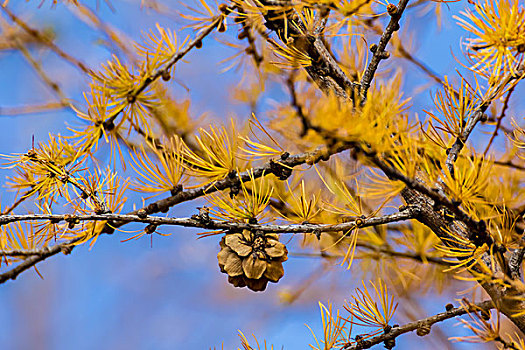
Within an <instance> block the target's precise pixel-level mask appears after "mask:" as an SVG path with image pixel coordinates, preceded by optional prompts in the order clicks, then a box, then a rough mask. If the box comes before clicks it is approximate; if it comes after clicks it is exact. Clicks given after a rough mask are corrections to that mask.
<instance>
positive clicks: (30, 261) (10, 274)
mask: <svg viewBox="0 0 525 350" xmlns="http://www.w3.org/2000/svg"><path fill="white" fill-rule="evenodd" d="M80 239H81V237H76V238H73V239H70V240H69V241H66V242H64V243H61V244H57V245H54V246H52V247H47V248H44V249H42V252H41V253H40V254H38V255H33V256H31V257H29V258H27V259H25V260H24V261H22V262H21V263H20V264H18V265H17V266H16V267H14V268H12V269H11V270H9V271H7V272H4V273H2V274H0V284H2V283H4V282H6V281H7V280H10V279H12V280H14V279H16V277H17V276H18V275H20V274H21V273H22V272H24V271H25V270H27V269H29V268H31V267H33V266H35V265H36V264H37V263H39V262H40V261H44V260H45V259H47V258H49V257H51V256H53V255H56V254H58V253H60V252H63V253H64V254H69V253H71V250H72V249H73V246H72V245H73V244H74V243H75V242H77V241H79V240H80Z"/></svg>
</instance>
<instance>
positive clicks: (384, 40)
mask: <svg viewBox="0 0 525 350" xmlns="http://www.w3.org/2000/svg"><path fill="white" fill-rule="evenodd" d="M407 4H408V0H401V1H399V4H398V5H397V6H395V5H393V6H394V7H396V9H395V11H394V10H392V11H389V14H390V16H391V18H390V22H389V23H388V25H387V27H386V29H385V31H384V33H383V35H381V39H380V40H379V44H378V45H377V46H375V51H374V54H373V55H372V59H371V60H370V63H369V64H368V67H366V71H365V73H364V74H363V77H362V78H361V91H360V92H361V96H362V100H361V103H362V104H364V103H365V101H366V95H367V93H368V89H369V88H370V84H371V83H372V80H373V79H374V75H375V73H376V70H377V67H378V66H379V62H381V60H383V59H386V58H388V55H387V53H386V51H385V49H386V46H387V44H388V42H389V41H390V38H392V35H393V34H394V32H395V31H397V30H399V20H400V19H401V15H402V14H403V11H404V10H405V8H406V6H407Z"/></svg>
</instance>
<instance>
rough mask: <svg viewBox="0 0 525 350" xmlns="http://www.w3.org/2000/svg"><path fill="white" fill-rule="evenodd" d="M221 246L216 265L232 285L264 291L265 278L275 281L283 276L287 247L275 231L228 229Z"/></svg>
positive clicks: (266, 281) (266, 282) (266, 280)
mask: <svg viewBox="0 0 525 350" xmlns="http://www.w3.org/2000/svg"><path fill="white" fill-rule="evenodd" d="M220 246H221V251H220V252H219V254H217V258H218V260H219V267H220V269H221V271H222V272H224V273H226V274H228V282H230V283H231V284H233V285H234V286H235V287H240V288H241V287H248V288H250V289H251V290H253V291H263V290H265V289H266V285H267V284H268V281H270V282H274V283H275V282H277V281H279V279H281V277H283V276H284V269H283V261H286V260H287V259H288V257H287V254H288V250H287V249H286V246H285V245H284V244H282V243H281V242H279V237H278V236H277V235H276V234H264V233H262V232H260V231H259V232H255V233H254V232H251V231H249V230H244V231H242V233H239V232H236V233H227V234H226V235H225V236H224V237H223V238H222V240H221V242H220Z"/></svg>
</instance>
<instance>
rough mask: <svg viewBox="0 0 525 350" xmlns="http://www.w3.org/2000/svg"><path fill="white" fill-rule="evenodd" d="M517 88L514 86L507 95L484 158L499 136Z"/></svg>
mask: <svg viewBox="0 0 525 350" xmlns="http://www.w3.org/2000/svg"><path fill="white" fill-rule="evenodd" d="M515 87H516V85H514V86H512V87H511V88H510V90H509V92H508V93H507V96H505V102H503V107H502V108H501V112H500V114H499V117H498V121H497V122H496V128H495V129H494V132H493V133H492V135H491V136H490V140H489V143H488V144H487V147H486V148H485V151H484V152H483V156H487V154H488V152H489V150H490V146H492V142H493V141H494V139H495V138H496V136H497V135H498V131H499V129H500V127H501V122H502V121H503V118H505V112H506V111H507V108H509V101H510V96H511V95H512V93H513V92H514V88H515Z"/></svg>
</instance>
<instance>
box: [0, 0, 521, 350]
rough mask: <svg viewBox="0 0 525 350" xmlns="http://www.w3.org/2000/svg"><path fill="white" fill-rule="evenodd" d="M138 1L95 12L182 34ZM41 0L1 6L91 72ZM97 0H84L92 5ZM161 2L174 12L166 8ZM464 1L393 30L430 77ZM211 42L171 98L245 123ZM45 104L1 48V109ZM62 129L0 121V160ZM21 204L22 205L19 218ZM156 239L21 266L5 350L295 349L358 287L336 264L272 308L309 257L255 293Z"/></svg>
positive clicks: (57, 118)
mask: <svg viewBox="0 0 525 350" xmlns="http://www.w3.org/2000/svg"><path fill="white" fill-rule="evenodd" d="M139 2H140V1H116V0H115V1H112V3H113V5H114V7H115V12H112V11H111V10H110V9H109V8H108V7H107V6H106V5H105V4H104V2H103V1H100V6H99V10H98V12H97V14H98V15H99V16H100V17H101V18H103V19H104V20H105V21H107V22H109V23H111V25H112V26H114V27H115V28H118V29H119V30H120V31H122V32H124V33H126V34H127V35H129V36H130V37H131V38H134V39H137V40H138V38H139V37H140V33H141V31H146V30H149V29H151V28H154V24H155V22H160V23H161V24H162V25H164V26H167V27H172V28H180V26H181V23H180V21H175V20H173V18H167V17H162V16H161V17H159V16H158V15H155V14H154V13H151V12H149V13H148V11H145V10H141V9H140V6H139ZM39 3H40V1H39V0H35V1H29V2H24V1H15V0H11V2H10V5H9V7H10V9H11V10H12V11H13V12H15V13H16V14H18V15H20V16H21V17H22V18H24V19H27V20H29V21H30V22H31V23H32V24H33V25H34V26H36V27H39V28H42V27H47V26H51V27H52V28H53V29H54V30H55V31H56V33H57V43H58V44H59V45H60V46H61V47H64V48H65V49H66V50H67V51H69V52H72V53H73V54H74V55H75V56H76V57H80V58H81V59H82V60H83V61H84V62H86V63H87V64H88V65H89V66H90V67H92V68H95V69H96V68H97V67H99V65H100V64H101V63H103V62H105V61H106V60H108V59H110V55H111V52H110V50H108V49H107V48H106V47H104V46H103V45H100V43H101V40H102V39H103V38H102V37H101V36H100V35H99V34H97V33H96V32H95V31H93V30H92V29H91V28H89V27H88V26H87V25H85V24H84V23H82V22H80V21H78V19H76V18H75V17H74V16H72V15H71V13H70V12H69V11H68V10H67V9H65V8H64V6H63V5H57V6H56V7H52V6H50V3H51V1H46V2H44V4H43V5H42V6H41V7H40V8H38V5H39ZM95 3H96V2H95V1H90V2H88V4H90V5H92V6H95ZM168 3H169V2H168ZM169 5H170V6H174V7H176V6H180V5H177V2H175V1H173V2H172V3H171V4H169ZM465 5H466V2H463V1H462V2H460V3H457V4H456V3H453V4H450V5H448V6H442V11H443V13H444V28H443V30H441V31H439V32H437V31H436V30H435V22H434V20H433V13H432V11H431V12H430V13H428V14H426V15H421V14H418V13H415V12H413V11H409V12H408V16H409V18H410V20H409V21H406V20H403V22H402V28H405V26H410V27H409V29H408V30H412V29H413V28H417V30H418V32H419V33H420V35H419V37H418V39H417V42H416V45H415V46H414V53H415V54H416V55H417V56H418V57H419V58H420V59H421V60H423V61H424V62H426V63H427V64H428V65H430V66H431V67H432V68H433V69H434V70H435V71H436V72H437V73H438V75H440V76H443V75H446V74H448V75H453V74H454V69H455V68H456V67H457V64H456V63H455V62H454V61H453V60H452V59H450V56H451V55H450V52H451V51H453V52H454V53H455V54H456V55H459V54H460V50H459V39H460V37H461V36H464V35H465V33H464V32H462V31H461V30H460V29H459V28H458V26H456V25H455V24H454V22H455V21H454V20H453V19H452V15H454V14H457V13H458V9H460V8H462V7H463V6H465ZM231 30H236V29H231ZM220 47H221V45H220V44H218V43H217V42H215V41H214V40H213V39H207V40H206V42H205V45H204V47H203V49H202V50H200V51H196V52H192V53H191V54H190V55H189V56H188V61H190V62H191V63H189V64H185V63H183V64H180V65H179V66H178V67H177V71H176V75H175V77H176V79H178V80H179V81H184V82H185V83H187V85H188V86H189V87H190V91H189V92H186V91H185V90H184V89H183V88H182V87H181V86H180V85H177V84H176V83H171V84H172V88H173V91H174V92H175V93H176V94H177V96H181V97H182V98H186V97H188V96H190V97H191V98H192V100H193V102H192V107H191V108H192V112H193V114H194V115H200V114H202V113H204V112H207V113H209V115H210V116H211V117H213V118H215V119H219V118H227V117H229V116H231V115H232V114H233V113H235V114H236V115H238V116H239V118H240V119H245V118H247V117H248V116H249V111H248V109H247V108H246V107H244V106H240V105H236V104H233V103H230V102H229V101H231V99H230V97H229V93H228V88H229V87H231V86H233V85H234V84H235V83H236V82H237V81H238V79H239V76H238V75H236V74H235V73H233V72H230V73H226V74H224V73H220V70H221V67H220V66H219V65H218V62H219V61H220V60H221V59H223V58H225V57H227V54H224V53H219V54H218V53H217V49H218V48H220ZM32 52H33V53H34V54H35V55H36V56H37V57H39V59H40V60H42V62H43V65H44V67H45V68H46V69H48V72H50V76H51V77H53V79H55V80H56V81H57V82H59V84H60V85H61V86H62V87H63V88H64V90H65V91H67V92H68V96H70V97H72V98H73V99H75V100H76V101H77V102H80V103H82V96H81V93H82V92H83V91H85V90H87V83H88V81H87V79H86V78H84V77H82V76H81V75H80V74H79V73H78V72H77V71H75V69H74V68H72V67H71V66H69V65H68V64H67V63H64V62H63V61H61V60H60V59H58V58H57V57H56V56H54V55H53V54H51V53H48V52H43V51H40V50H38V49H35V50H33V51H32ZM396 62H399V61H396ZM396 64H399V63H394V62H390V61H387V62H383V63H382V64H381V66H380V69H385V68H394V67H395V65H396ZM402 64H403V65H407V67H410V69H409V74H408V76H407V81H406V83H405V85H404V90H405V91H406V92H405V94H406V95H413V93H414V88H415V86H419V85H420V84H421V82H422V81H427V78H426V77H425V75H424V74H422V73H420V72H419V71H418V70H417V69H416V68H413V67H411V66H409V64H408V63H402ZM435 90H436V86H435V85H433V84H431V83H429V85H428V89H427V90H426V91H424V92H422V93H419V94H418V95H416V96H415V97H414V99H413V105H414V107H413V109H412V113H415V112H417V113H418V114H419V115H420V116H423V115H424V113H423V109H424V108H429V106H430V105H429V101H430V92H429V91H435ZM280 95H282V90H281V88H279V87H277V86H272V87H271V89H270V91H269V93H268V94H267V95H266V97H265V100H263V101H261V106H262V107H261V108H263V109H264V108H269V106H270V104H271V99H273V98H276V99H278V98H279V96H280ZM516 95H518V94H516ZM52 98H53V95H52V94H51V93H50V92H49V91H48V89H47V88H46V87H45V86H44V85H43V84H42V83H41V82H40V81H39V79H38V78H37V76H36V75H35V73H34V71H33V70H32V69H31V68H29V67H28V65H27V63H26V62H25V61H24V60H23V58H22V57H21V55H20V54H19V53H15V52H12V51H11V52H0V108H1V107H14V106H20V105H24V104H36V103H41V102H45V101H49V100H50V99H52ZM521 103H523V102H521ZM517 107H519V105H518V102H517V101H516V100H513V101H512V104H511V111H513V110H516V108H517ZM430 108H431V107H430ZM66 123H69V124H73V123H75V119H74V114H73V113H72V112H71V111H70V110H63V111H53V112H49V113H39V114H30V115H22V116H0V130H3V132H2V138H1V140H0V153H2V154H6V153H12V152H20V153H22V152H25V151H26V150H27V149H28V148H30V147H31V139H32V136H34V138H35V140H36V141H37V142H38V141H45V140H47V138H48V133H67V132H68V130H67V128H66ZM483 130H490V129H489V128H487V127H481V128H480V131H483ZM482 136H483V134H481V133H480V132H478V133H477V135H476V137H475V139H474V142H475V143H479V144H480V145H484V144H485V142H486V138H485V139H483V138H482ZM0 174H1V175H2V176H5V175H7V174H8V172H7V171H5V170H2V171H1V172H0ZM10 199H12V193H9V192H6V191H5V190H4V189H2V192H1V202H2V205H4V206H5V205H7V204H8V203H9V200H10ZM133 199H137V197H132V198H131V200H133ZM195 206H196V205H195V204H194V203H191V204H184V205H180V206H177V207H176V209H172V210H171V211H170V213H171V214H173V215H175V216H189V215H191V214H193V213H195ZM30 209H31V207H30V206H25V207H21V208H20V209H19V212H24V210H30ZM135 228H136V227H135ZM130 229H133V227H130ZM161 232H165V233H171V236H169V237H160V236H155V237H154V240H153V247H151V246H150V241H149V239H148V238H143V239H140V240H137V241H131V242H126V243H121V240H122V239H124V238H126V236H125V235H122V234H118V233H117V234H115V235H112V236H109V235H108V236H104V237H101V238H100V239H99V240H98V241H97V243H96V244H95V245H94V247H93V248H92V249H89V247H88V246H81V247H77V248H75V249H74V251H73V254H71V255H69V256H63V255H60V256H56V257H54V258H52V259H49V260H48V261H45V262H44V263H41V264H39V265H38V271H39V272H40V273H41V274H42V275H43V276H44V279H40V277H38V275H37V274H36V273H35V272H34V271H27V272H25V273H24V274H22V275H21V276H19V277H18V279H17V280H16V281H9V282H7V283H6V284H4V285H2V286H0V344H3V347H4V348H6V349H30V348H33V349H71V348H74V349H93V348H98V349H110V348H111V349H208V348H210V347H211V348H213V347H217V348H218V349H219V348H220V346H221V343H222V342H224V349H232V348H234V347H236V346H238V345H239V343H238V342H237V338H236V332H237V330H238V329H240V330H242V331H243V332H244V334H245V335H247V336H249V335H250V334H252V333H254V334H256V336H257V337H258V338H259V339H266V340H267V341H268V343H270V344H274V345H275V346H276V349H280V348H281V346H284V348H285V349H305V348H307V344H308V343H309V342H310V341H312V340H313V339H312V337H311V335H310V332H309V330H308V329H307V328H306V326H305V325H304V323H307V324H308V325H309V326H310V327H312V329H314V331H316V332H317V333H319V331H320V319H319V312H318V305H317V301H316V300H319V301H321V302H324V303H326V302H327V301H328V300H331V301H332V302H333V303H334V304H335V306H337V307H339V306H341V304H342V302H343V300H344V299H345V298H348V297H349V296H350V293H351V292H352V291H353V290H354V288H355V287H357V286H358V284H357V282H358V281H356V279H355V278H353V277H352V275H351V274H350V273H349V272H347V271H346V270H345V269H343V268H340V267H337V266H336V267H335V268H334V271H333V272H331V273H330V274H328V275H327V276H325V277H323V278H321V279H319V280H317V281H316V282H315V283H313V284H312V285H311V286H310V287H309V288H308V289H307V290H306V291H305V293H304V296H302V297H301V298H299V300H298V301H297V302H296V303H295V304H292V305H285V304H282V303H280V302H279V296H278V292H279V291H280V290H283V288H293V287H294V286H297V285H299V284H300V283H301V281H304V280H305V279H307V278H308V276H310V275H311V274H312V273H314V272H315V271H316V270H317V269H318V268H319V266H320V262H319V261H318V260H316V259H307V258H293V257H292V258H290V261H288V262H287V263H286V275H285V277H284V278H283V279H282V280H281V281H280V283H279V284H278V285H270V286H269V287H268V290H267V291H266V292H264V293H258V294H256V293H252V292H250V291H247V290H238V289H233V287H231V286H230V285H229V284H228V283H227V282H226V278H225V275H223V274H221V273H220V271H219V269H218V266H217V260H216V254H217V251H218V242H217V239H216V238H214V237H212V238H207V239H200V240H197V239H196V238H197V236H196V234H195V233H197V232H198V231H195V230H188V229H184V228H174V229H166V230H165V231H161ZM449 300H450V295H445V296H443V297H442V298H441V299H439V300H436V298H427V299H425V298H422V299H421V300H419V301H418V302H419V303H420V305H423V306H425V308H426V312H428V313H432V312H439V311H442V310H443V309H444V305H445V304H446V303H447V302H449ZM454 324H456V321H449V322H448V323H447V324H446V325H445V326H443V327H442V329H443V332H444V333H445V334H446V335H447V336H452V335H457V334H460V333H462V332H463V331H462V328H461V326H456V327H452V325H454ZM427 341H428V340H427V339H425V338H418V337H416V336H415V335H407V336H404V337H401V338H399V339H398V343H399V345H401V347H402V348H405V347H407V348H412V347H415V346H420V347H423V348H429V347H428V346H430V345H429V344H430V343H428V342H427ZM434 345H435V344H434ZM378 348H381V346H378ZM457 348H459V349H461V348H464V349H468V348H471V349H474V348H476V349H477V348H478V347H477V346H468V345H459V346H458V347H457Z"/></svg>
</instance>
